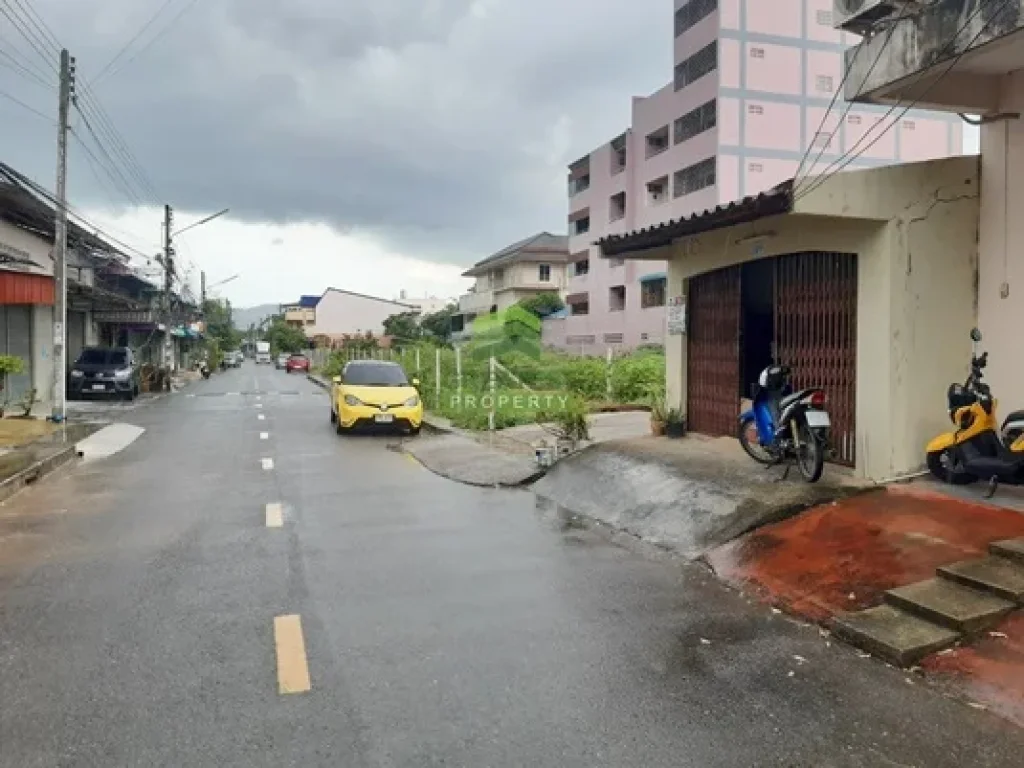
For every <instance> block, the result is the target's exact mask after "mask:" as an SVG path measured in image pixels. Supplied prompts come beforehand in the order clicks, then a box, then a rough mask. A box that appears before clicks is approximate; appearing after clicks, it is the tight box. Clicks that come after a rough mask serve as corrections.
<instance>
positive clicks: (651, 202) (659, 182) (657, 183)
mask: <svg viewBox="0 0 1024 768" xmlns="http://www.w3.org/2000/svg"><path fill="white" fill-rule="evenodd" d="M667 201H668V176H662V177H661V178H660V179H655V180H654V181H648V182H647V205H648V206H655V205H661V204H662V203H664V202H667Z"/></svg>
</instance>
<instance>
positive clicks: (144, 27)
mask: <svg viewBox="0 0 1024 768" xmlns="http://www.w3.org/2000/svg"><path fill="white" fill-rule="evenodd" d="M173 2H175V0H164V3H163V4H162V5H161V6H160V7H159V8H158V9H157V11H156V13H154V14H153V15H152V16H150V17H149V20H148V21H147V22H146V23H145V24H143V25H142V26H141V27H140V28H139V30H138V31H137V32H136V33H135V34H134V35H133V36H132V37H131V38H130V39H129V40H128V42H127V43H125V44H124V47H122V48H121V50H119V51H118V52H117V53H116V54H114V58H112V59H111V60H110V61H108V62H107V63H106V66H104V67H103V69H101V70H100V71H99V72H98V73H97V74H96V77H94V78H92V84H93V85H97V84H98V83H99V81H100V80H102V79H103V76H104V75H106V74H107V73H108V72H109V71H110V68H111V67H113V66H114V64H116V63H117V62H118V61H119V60H120V59H121V57H122V56H124V54H125V53H127V52H128V49H129V48H131V47H132V45H133V44H134V43H135V41H136V40H138V39H139V38H140V37H142V35H143V34H144V33H145V32H146V30H147V29H149V28H150V27H151V26H153V23H154V22H155V21H156V20H157V19H158V18H160V14H162V13H163V12H164V11H165V10H166V9H167V8H168V7H170V5H171V3H173Z"/></svg>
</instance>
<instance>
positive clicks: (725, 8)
mask: <svg viewBox="0 0 1024 768" xmlns="http://www.w3.org/2000/svg"><path fill="white" fill-rule="evenodd" d="M674 5H675V13H674V40H675V42H674V48H675V57H674V59H675V71H674V75H673V79H672V82H670V83H669V84H668V85H666V86H665V87H663V88H661V89H659V90H658V91H656V92H655V93H653V94H651V95H650V96H647V97H635V98H634V99H633V107H632V119H631V127H630V128H629V129H627V130H626V131H625V132H624V133H622V134H621V135H619V136H617V137H616V138H614V139H613V140H612V141H610V142H608V143H607V144H603V145H601V146H600V147H598V148H596V149H594V150H593V151H591V152H590V153H589V154H587V155H585V156H584V157H582V158H580V159H579V160H577V161H576V162H574V163H573V164H572V165H570V166H569V253H570V257H569V260H570V263H569V270H568V277H567V299H566V303H567V304H568V305H569V314H568V316H567V317H565V318H564V319H560V320H550V321H548V322H546V323H545V334H544V339H545V342H546V343H548V344H551V345H554V346H559V347H565V348H568V349H571V350H578V351H584V352H599V351H600V352H603V351H604V350H605V349H606V348H607V347H609V346H613V347H621V348H629V347H635V346H638V345H641V344H648V343H651V344H660V343H662V341H663V338H664V332H665V308H664V307H665V301H666V298H667V297H666V295H665V268H664V266H663V265H659V264H657V263H650V262H636V261H627V262H623V261H622V260H616V259H602V258H600V249H599V248H597V247H596V246H594V245H593V243H595V242H596V241H597V240H599V239H601V238H602V237H605V236H607V235H613V234H620V233H624V232H630V231H633V230H635V229H638V228H642V227H649V226H652V225H657V224H661V223H663V222H666V221H668V220H671V219H677V218H680V217H685V216H688V215H690V214H692V213H695V212H700V211H703V210H705V209H709V208H714V207H716V206H718V205H721V204H723V203H728V202H731V201H733V200H737V199H740V198H743V197H745V196H749V195H756V194H757V193H759V192H762V191H764V190H767V189H770V188H771V187H773V186H775V185H776V184H778V183H779V182H781V181H785V180H786V179H790V178H792V177H793V176H794V175H795V174H796V173H797V169H798V167H799V166H800V164H801V160H802V159H803V158H804V153H805V149H806V148H807V147H808V146H810V147H812V151H811V153H810V155H809V158H810V159H809V160H808V161H807V162H806V163H805V164H804V168H803V170H802V171H801V172H805V171H807V169H808V168H811V172H812V173H813V172H815V171H817V172H822V171H824V170H825V168H826V167H828V166H829V164H831V163H832V162H833V161H834V160H836V159H838V158H839V157H840V156H841V155H842V154H843V153H844V152H846V151H847V150H848V149H849V148H851V147H853V145H854V144H856V143H857V142H858V141H859V140H860V139H861V137H863V136H864V133H865V131H867V130H868V129H869V128H870V126H872V125H875V124H877V123H878V122H879V121H880V120H882V119H885V113H886V111H887V107H884V106H877V107H876V106H873V105H869V104H857V105H854V106H852V107H850V109H849V111H848V112H846V109H847V107H848V106H849V105H848V104H847V103H846V102H845V101H844V100H843V97H842V94H841V93H840V95H839V96H837V97H836V102H835V104H834V106H833V108H832V110H831V112H829V109H828V108H829V104H830V103H831V102H832V99H833V96H834V95H835V93H836V90H837V89H840V88H841V87H842V80H843V72H844V69H843V67H844V65H843V52H844V51H845V50H846V48H847V47H849V46H850V45H853V44H855V43H856V42H858V41H859V40H860V38H858V37H856V36H855V35H851V34H847V33H843V32H839V31H837V30H836V29H835V28H833V26H832V0H688V1H687V0H675V3H674ZM666 26H668V19H667V18H666ZM844 112H846V114H845V115H844ZM826 114H828V120H826V121H825V122H824V124H823V125H822V118H823V116H825V115H826ZM898 116H899V111H896V112H895V113H894V115H893V117H898ZM840 118H842V120H841V121H840ZM888 119H889V120H890V121H891V120H892V117H890V118H888ZM899 123H900V124H899V125H898V126H894V127H892V128H891V129H889V130H886V131H884V133H883V132H882V130H881V129H879V130H876V131H875V132H874V133H873V134H872V136H871V137H869V139H868V140H867V141H864V142H862V143H861V144H860V145H859V147H858V151H859V149H861V148H863V147H864V146H865V145H866V144H868V143H869V142H870V141H871V140H872V139H873V138H874V137H876V136H878V135H879V134H881V138H880V139H879V140H878V141H877V142H875V143H874V144H873V145H872V146H871V148H870V149H868V150H867V151H864V152H863V153H862V154H860V156H859V157H857V158H856V159H854V160H853V161H852V162H850V164H849V165H848V166H846V167H847V168H850V169H856V168H864V167H870V166H877V165H888V164H893V163H896V162H900V161H912V160H925V159H931V158H938V157H945V156H948V155H952V154H960V152H961V151H962V142H963V136H962V128H961V121H960V119H959V118H958V117H957V116H956V115H947V114H943V113H937V112H916V111H911V112H908V113H907V114H906V115H904V116H903V118H902V119H901V120H900V121H899ZM819 149H821V150H822V153H821V159H820V160H818V161H817V162H814V160H815V158H816V157H817V156H818V151H819Z"/></svg>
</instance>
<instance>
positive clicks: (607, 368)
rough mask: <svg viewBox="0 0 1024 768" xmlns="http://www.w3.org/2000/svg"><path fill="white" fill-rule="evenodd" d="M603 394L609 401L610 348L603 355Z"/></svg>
mask: <svg viewBox="0 0 1024 768" xmlns="http://www.w3.org/2000/svg"><path fill="white" fill-rule="evenodd" d="M604 393H605V396H606V397H607V398H608V400H609V401H611V399H612V348H611V347H608V350H607V352H606V353H605V365H604Z"/></svg>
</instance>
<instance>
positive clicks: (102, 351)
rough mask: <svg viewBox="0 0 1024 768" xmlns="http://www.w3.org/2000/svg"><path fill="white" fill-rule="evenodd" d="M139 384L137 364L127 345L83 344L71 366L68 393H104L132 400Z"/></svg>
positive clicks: (71, 395) (83, 395) (75, 395)
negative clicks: (89, 345) (92, 345)
mask: <svg viewBox="0 0 1024 768" xmlns="http://www.w3.org/2000/svg"><path fill="white" fill-rule="evenodd" d="M140 384H141V380H140V372H139V366H138V364H137V362H136V360H135V355H134V354H133V353H132V351H131V350H130V349H129V348H128V347H86V348H85V349H83V350H82V353H81V354H80V355H79V356H78V359H77V360H75V363H74V365H72V366H71V375H70V376H69V377H68V395H69V397H87V396H90V395H106V396H113V397H123V398H124V399H125V400H134V399H135V398H136V397H137V396H138V394H139V390H140V388H141V387H140Z"/></svg>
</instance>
